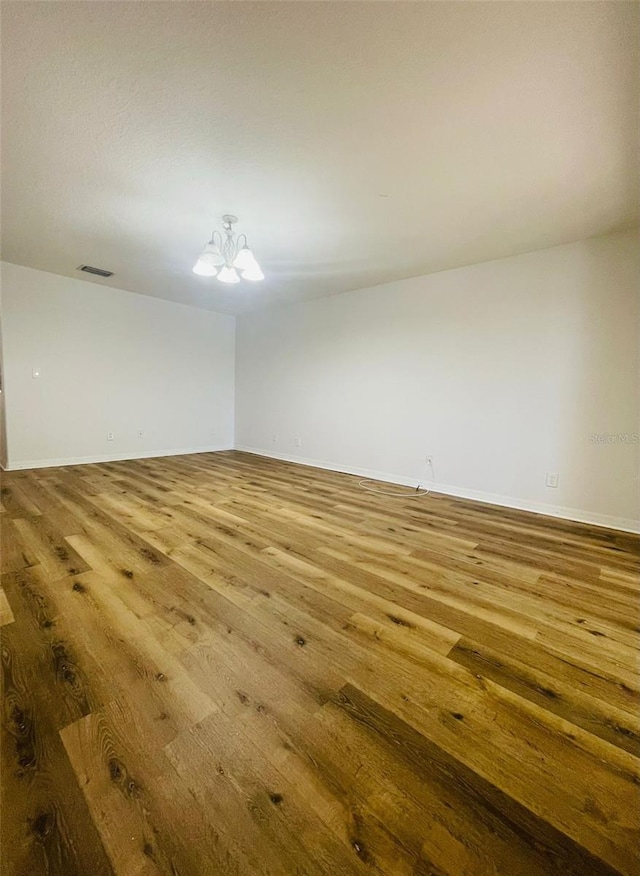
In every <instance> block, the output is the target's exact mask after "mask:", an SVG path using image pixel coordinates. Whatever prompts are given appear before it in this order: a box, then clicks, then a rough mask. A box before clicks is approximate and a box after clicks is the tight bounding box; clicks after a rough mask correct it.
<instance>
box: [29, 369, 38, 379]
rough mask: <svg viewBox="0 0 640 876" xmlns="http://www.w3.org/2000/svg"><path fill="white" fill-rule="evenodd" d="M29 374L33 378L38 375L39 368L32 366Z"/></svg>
mask: <svg viewBox="0 0 640 876" xmlns="http://www.w3.org/2000/svg"><path fill="white" fill-rule="evenodd" d="M31 376H32V377H33V378H34V380H35V378H36V377H40V369H39V368H34V369H33V371H32V372H31Z"/></svg>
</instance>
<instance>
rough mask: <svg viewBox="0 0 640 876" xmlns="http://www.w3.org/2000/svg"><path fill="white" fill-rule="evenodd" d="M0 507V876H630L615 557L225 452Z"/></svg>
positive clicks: (73, 481)
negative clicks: (0, 698)
mask: <svg viewBox="0 0 640 876" xmlns="http://www.w3.org/2000/svg"><path fill="white" fill-rule="evenodd" d="M1 499H2V512H3V513H2V515H1V520H2V572H3V575H2V585H3V590H4V592H3V595H2V597H1V598H0V621H1V623H2V624H3V626H2V665H3V677H4V715H3V737H2V767H3V769H2V784H3V803H4V805H3V817H2V855H3V861H4V868H3V870H2V872H3V874H4V876H37V874H45V873H46V874H54V876H56V874H59V876H74V874H81V876H100V874H117V876H121V874H126V876H129V874H145V876H146V874H172V876H210V874H232V876H236V874H238V876H239V874H251V876H255V874H286V876H290V874H305V876H337V874H345V876H347V874H372V873H373V874H394V876H395V874H402V876H409V874H413V876H445V874H446V876H467V874H469V876H484V874H498V873H499V874H505V876H553V874H562V876H591V874H614V873H622V874H626V876H632V874H633V876H637V874H638V873H639V872H640V852H639V849H640V844H639V838H640V836H639V827H640V776H639V770H638V766H639V763H640V761H639V759H638V758H639V755H640V720H639V709H638V707H639V703H640V684H639V679H638V640H639V637H640V625H639V618H638V610H639V606H640V602H639V590H640V585H639V581H638V574H637V572H638V566H637V562H638V551H639V540H638V538H637V537H635V536H631V535H626V534H624V533H616V532H612V531H608V530H603V529H597V528H594V527H589V526H585V525H581V524H577V523H570V522H566V521H560V520H553V519H550V518H544V517H539V516H536V515H532V514H527V513H524V512H518V511H511V510H507V509H499V508H495V507H490V506H487V505H481V504H476V503H473V502H468V501H463V500H459V499H452V498H449V497H445V496H439V495H431V496H428V497H425V498H421V499H406V500H405V499H390V498H385V497H381V496H374V495H371V494H368V493H365V492H363V491H362V489H360V488H359V487H358V485H357V479H356V478H353V477H350V476H348V475H341V474H336V473H333V472H324V471H318V470H314V469H309V468H305V467H302V466H296V465H292V464H288V463H283V462H277V461H273V460H267V459H262V458H260V457H256V456H251V455H249V454H244V453H237V452H228V453H211V454H201V455H197V456H180V457H174V458H165V459H146V460H136V461H131V462H113V463H105V464H101V465H84V466H77V467H66V468H57V469H53V468H51V469H41V470H36V471H20V472H12V473H8V474H5V475H4V476H3V488H2V496H1Z"/></svg>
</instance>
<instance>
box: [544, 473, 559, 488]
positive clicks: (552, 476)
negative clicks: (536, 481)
mask: <svg viewBox="0 0 640 876" xmlns="http://www.w3.org/2000/svg"><path fill="white" fill-rule="evenodd" d="M545 483H546V485H547V486H548V487H557V486H558V472H557V471H548V472H547V477H546V479H545Z"/></svg>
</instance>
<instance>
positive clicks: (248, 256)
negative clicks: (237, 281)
mask: <svg viewBox="0 0 640 876" xmlns="http://www.w3.org/2000/svg"><path fill="white" fill-rule="evenodd" d="M233 267H234V268H239V269H240V270H241V271H250V270H251V269H252V268H258V270H260V268H259V267H258V262H257V261H256V258H255V256H254V254H253V253H252V252H251V250H250V249H249V247H248V246H243V247H242V249H241V250H240V252H239V253H238V254H237V256H236V257H235V259H234V260H233Z"/></svg>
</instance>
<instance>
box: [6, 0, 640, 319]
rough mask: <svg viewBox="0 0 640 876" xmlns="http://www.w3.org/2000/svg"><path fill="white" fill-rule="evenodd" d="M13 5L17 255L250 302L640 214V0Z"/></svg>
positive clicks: (215, 301) (410, 270) (9, 45)
mask: <svg viewBox="0 0 640 876" xmlns="http://www.w3.org/2000/svg"><path fill="white" fill-rule="evenodd" d="M2 5H3V33H2V39H3V49H4V51H3V68H4V69H3V125H2V130H3V177H4V182H3V191H2V195H3V198H2V207H3V257H4V258H5V259H6V260H8V261H11V262H17V263H18V264H22V265H28V266H31V267H34V268H40V269H43V270H47V271H52V272H54V273H58V274H63V275H68V276H75V277H83V278H85V279H86V278H87V275H85V274H78V273H77V271H76V268H77V266H78V265H79V264H81V263H88V264H93V265H97V266H99V267H105V268H109V269H111V270H113V271H114V272H115V276H114V277H113V278H112V279H111V280H108V281H104V280H96V281H95V282H99V283H101V284H102V285H113V286H118V287H120V288H124V289H130V290H132V291H135V292H142V293H144V294H147V295H156V296H159V297H161V298H169V299H173V300H175V301H181V302H184V303H187V304H194V305H197V306H201V307H208V308H210V309H213V310H221V311H227V312H230V313H237V312H241V311H243V310H246V309H249V308H251V307H259V306H263V305H264V304H270V303H276V302H285V301H292V300H296V299H302V298H310V297H318V296H323V295H331V294H334V293H337V292H343V291H346V290H349V289H356V288H360V287H363V286H370V285H375V284H377V283H383V282H387V281H389V280H395V279H399V278H403V277H409V276H415V275H418V274H423V273H428V272H431V271H438V270H442V269H445V268H450V267H456V266H459V265H464V264H470V263H473V262H479V261H484V260H488V259H494V258H500V257H503V256H508V255H512V254H515V253H518V252H525V251H528V250H532V249H538V248H542V247H546V246H553V245H555V244H559V243H564V242H567V241H571V240H576V239H579V238H582V237H589V236H592V235H596V234H600V233H604V232H608V231H611V230H614V229H617V228H621V227H626V226H629V225H632V224H634V223H635V222H637V221H638V203H639V199H638V182H637V180H638V168H637V125H638V65H639V59H638V45H639V44H640V42H639V12H640V5H638V4H637V3H627V2H612V3H609V2H596V3H593V2H575V3H574V2H540V3H536V2H506V3H502V2H487V3H485V2H475V3H474V2H417V3H408V2H320V3H316V2H291V3H289V2H257V3H254V2H237V0H236V2H203V3H193V2H146V0H144V2H141V0H137V2H101V0H93V2H65V0H62V2H20V0H18V2H5V3H3V4H2ZM225 212H231V213H236V214H237V215H238V216H239V217H240V223H239V230H240V231H245V232H246V233H247V234H248V236H249V243H250V244H251V246H252V247H253V249H254V251H255V253H256V255H257V257H258V259H259V261H260V262H261V264H262V265H263V268H264V270H265V273H266V274H267V279H266V280H265V282H264V283H259V284H249V283H247V282H243V283H242V284H241V285H239V286H236V287H224V286H222V285H221V284H220V283H219V282H218V281H217V280H211V279H209V280H207V279H205V278H202V277H196V276H194V275H193V274H192V273H191V268H192V265H193V263H194V261H195V260H196V258H197V256H198V253H199V251H200V250H201V248H202V246H203V245H204V243H205V242H206V240H207V239H208V237H209V234H210V232H211V230H212V228H213V227H214V225H216V224H218V221H219V217H220V216H221V215H222V214H223V213H225Z"/></svg>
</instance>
